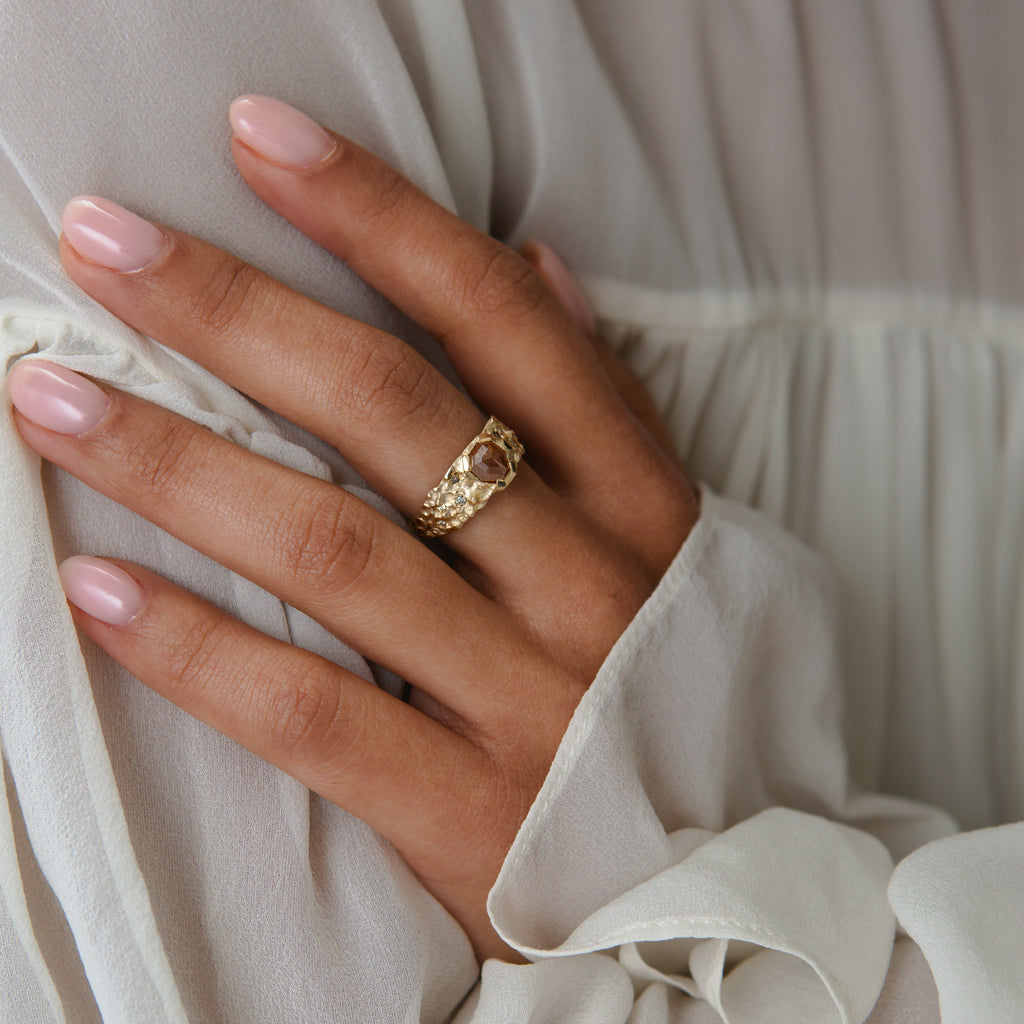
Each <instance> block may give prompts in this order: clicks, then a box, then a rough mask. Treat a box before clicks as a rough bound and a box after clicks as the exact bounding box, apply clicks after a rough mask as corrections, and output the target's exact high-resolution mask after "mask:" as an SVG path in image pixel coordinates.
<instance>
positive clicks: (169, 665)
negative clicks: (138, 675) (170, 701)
mask: <svg viewBox="0 0 1024 1024" xmlns="http://www.w3.org/2000/svg"><path fill="white" fill-rule="evenodd" d="M231 633H232V630H231V629H230V628H229V626H228V623H227V620H226V619H224V618H221V617H219V616H200V617H196V618H194V619H193V620H192V621H191V622H189V623H188V624H187V625H186V626H185V627H184V628H183V629H181V630H180V631H178V632H176V633H175V634H174V635H173V637H168V638H167V643H166V649H165V650H164V651H163V661H164V664H165V665H166V672H167V675H168V676H169V678H170V679H172V680H173V681H174V686H175V689H176V690H177V691H178V693H179V696H181V698H182V699H183V700H187V699H188V698H189V697H191V699H192V700H195V699H197V698H198V696H199V694H200V693H201V692H202V691H203V690H204V689H206V688H208V687H210V686H211V685H216V682H217V679H218V678H219V676H220V674H221V672H222V670H223V666H224V665H225V664H228V665H230V664H232V662H233V659H232V657H231V655H230V653H229V652H226V651H225V647H227V646H228V645H230V644H231Z"/></svg>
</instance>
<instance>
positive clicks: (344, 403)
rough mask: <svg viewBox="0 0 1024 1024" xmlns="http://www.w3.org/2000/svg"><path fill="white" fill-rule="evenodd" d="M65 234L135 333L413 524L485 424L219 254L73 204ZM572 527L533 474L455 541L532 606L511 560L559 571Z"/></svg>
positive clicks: (75, 270)
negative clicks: (219, 384) (286, 428)
mask: <svg viewBox="0 0 1024 1024" xmlns="http://www.w3.org/2000/svg"><path fill="white" fill-rule="evenodd" d="M64 225H65V237H63V238H62V240H61V258H62V260H63V261H64V265H65V267H66V268H67V270H68V272H69V274H70V275H71V276H72V277H73V278H74V279H75V281H76V282H77V283H78V284H80V285H81V286H82V287H83V288H85V289H86V290H87V291H88V292H89V293H90V294H92V295H94V296H95V297H96V298H98V299H99V300H100V301H101V302H103V304H104V305H105V306H107V308H108V309H110V310H111V311H112V312H114V313H115V314H116V315H117V316H119V317H121V318H122V319H123V320H125V321H126V322H127V323H128V324H130V325H131V326H132V327H135V328H136V329H138V330H140V331H142V332H144V333H146V334H148V335H150V336H152V337H154V338H157V339H158V340H160V341H162V342H165V343H167V344H169V345H171V346H172V347H173V348H176V349H177V350H178V351H181V352H184V353H185V354H186V355H188V356H190V357H192V358H195V359H197V360H199V361H200V362H202V363H203V364H204V365H206V366H207V367H209V368H210V369H211V370H212V371H213V372H215V373H216V374H217V375H218V376H220V377H222V378H224V379H225V380H227V381H228V382H229V383H231V384H233V385H234V386H235V387H237V388H239V389H240V390H242V391H244V392H246V393H247V394H249V395H251V396H252V397H254V398H255V399H257V400H258V401H260V402H261V403H263V404H264V405H267V406H269V407H271V408H273V409H275V410H276V411H278V412H279V413H281V414H282V415H283V416H285V417H286V418H288V419H290V420H292V421H294V422H296V423H298V424H299V425H300V426H303V427H305V428H306V429H307V430H309V431H311V432H312V433H314V434H317V435H318V436H320V437H322V438H324V439H325V440H326V441H327V442H328V443H330V444H332V445H334V446H335V447H336V448H338V449H339V450H340V451H341V452H342V453H343V454H344V455H345V456H346V458H347V459H348V460H349V461H350V462H351V464H352V465H353V466H354V468H355V469H356V470H357V471H358V472H359V473H360V474H361V475H362V476H363V478H364V479H365V480H366V481H367V482H368V483H369V484H370V485H371V486H372V487H373V488H374V489H376V490H378V491H379V492H380V493H382V494H384V495H385V496H386V497H387V498H389V499H390V500H391V501H393V502H394V503H395V504H396V505H397V507H398V508H399V509H400V510H401V511H402V512H403V513H405V514H406V515H407V516H409V517H412V516H414V515H416V514H417V513H418V512H419V510H420V508H421V506H422V503H423V500H424V498H425V496H426V494H427V492H428V491H429V490H430V489H431V488H432V487H434V486H435V485H436V484H437V483H438V482H439V481H440V479H441V477H442V475H443V474H444V473H445V472H446V471H447V469H448V467H449V466H450V465H451V463H452V461H453V460H454V459H455V457H456V456H457V455H458V454H459V452H460V451H461V450H462V449H463V448H464V447H465V445H466V444H467V443H468V442H469V441H470V440H471V439H472V438H473V437H474V436H475V435H476V434H477V432H478V431H479V430H480V428H481V426H482V425H483V422H484V419H485V417H484V416H482V414H481V413H480V412H479V410H477V408H476V407H475V406H474V404H473V403H472V402H471V401H470V400H469V399H468V398H467V397H466V396H465V395H464V394H462V393H461V392H460V391H458V390H457V389H456V388H455V387H453V386H452V385H451V384H450V383H449V382H448V381H447V380H445V378H444V377H443V376H442V375H441V374H440V373H438V372H437V371H436V370H435V369H434V368H433V367H432V366H430V365H429V364H428V363H427V362H426V361H425V360H424V359H423V357H422V356H420V355H419V354H418V353H416V352H415V351H413V350H412V349H411V348H409V347H408V346H407V345H405V344H404V343H403V342H401V341H400V340H399V339H397V338H395V337H393V336H391V335H389V334H387V333H385V332H383V331H379V330H377V329H375V328H372V327H369V326H367V325H366V324H362V323H360V322H358V321H355V320H352V319H350V318H348V317H345V316H342V315H341V314H339V313H336V312H334V311H332V310H329V309H326V308H325V307H323V306H321V305H319V304H318V303H316V302H313V301H312V300H310V299H308V298H306V297H305V296H302V295H300V294H298V293H297V292H294V291H292V290H291V289H289V288H287V287H285V286H284V285H281V284H280V283H278V282H277V281H274V280H273V279H272V278H269V277H267V276H266V275H264V274H262V273H260V272H259V271H257V270H255V269H254V268H253V267H251V266H249V265H247V264H245V263H243V262H241V261H240V260H237V259H235V258H234V257H232V256H229V255H228V254H226V253H224V252H222V251H221V250H219V249H216V248H215V247H213V246H211V245H208V244H206V243H204V242H201V241H199V240H198V239H195V238H192V237H190V236H188V235H184V234H182V233H180V232H175V231H172V230H170V229H168V228H157V227H155V226H154V225H151V224H149V223H148V222H146V221H143V220H142V219H141V218H138V217H136V216H134V215H133V214H131V213H129V212H128V211H127V210H123V209H122V208H120V207H118V206H116V205H115V204H113V203H108V202H106V201H104V200H99V199H95V198H80V199H79V200H75V201H73V202H72V203H70V204H68V207H67V209H66V211H65V217H64ZM76 247H77V248H76ZM140 260H141V261H143V262H144V266H142V267H138V266H137V265H138V263H139V261H140ZM146 260H149V262H148V263H145V261H146ZM101 261H102V262H101ZM133 267H134V268H135V269H132V268H133ZM571 520H572V513H571V510H570V509H568V508H566V507H565V506H564V505H563V503H562V502H561V501H559V500H558V498H557V496H556V495H555V494H553V493H552V492H551V491H550V489H549V488H547V487H546V486H545V485H544V484H543V483H542V482H541V480H539V479H538V478H537V476H536V475H535V474H533V473H532V472H531V471H530V468H529V466H526V465H524V466H522V468H521V471H520V473H519V476H518V477H517V479H516V481H515V485H514V486H513V487H511V488H510V489H509V491H508V493H507V494H504V493H503V494H502V495H500V497H496V498H495V500H494V501H492V502H491V503H490V504H489V505H488V508H487V514H486V516H482V517H479V518H475V519H473V520H471V521H470V522H469V523H468V524H467V526H466V527H465V528H464V529H461V530H459V531H457V532H455V533H452V534H449V535H448V537H447V541H448V543H450V544H451V546H453V547H454V548H455V549H456V550H458V551H459V553H460V554H461V555H463V556H464V557H465V558H466V559H468V560H469V561H470V562H472V563H473V564H474V565H477V566H479V567H481V568H482V569H484V570H485V571H486V572H487V574H488V576H489V577H490V578H491V579H492V581H493V584H494V586H495V587H496V588H497V590H499V591H501V592H503V593H508V594H510V595H514V596H515V598H516V600H521V601H523V602H526V603H529V602H530V601H531V600H533V599H534V598H531V589H530V588H531V586H532V584H531V581H530V580H529V579H528V578H525V577H523V575H522V573H521V572H520V571H519V568H520V567H519V560H518V559H517V558H514V557H512V555H511V552H514V551H526V550H528V551H532V552H534V554H535V557H537V558H538V559H540V560H542V561H546V560H548V559H550V558H553V557H556V556H557V555H558V554H559V552H560V551H562V550H564V546H565V545H566V544H568V545H569V547H570V549H571V548H572V547H573V545H574V544H577V543H579V544H583V543H584V541H583V539H582V538H579V537H578V536H577V535H575V534H574V535H573V537H572V538H571V539H568V540H567V539H565V538H566V537H568V535H569V533H570V532H571ZM579 553H580V555H581V557H582V556H583V555H585V550H584V549H583V548H581V549H580V552H579ZM524 586H525V588H526V589H525V590H524Z"/></svg>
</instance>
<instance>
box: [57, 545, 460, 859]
mask: <svg viewBox="0 0 1024 1024" xmlns="http://www.w3.org/2000/svg"><path fill="white" fill-rule="evenodd" d="M60 576H61V582H62V583H63V586H64V590H65V593H66V594H67V596H68V599H69V601H70V602H71V603H72V606H73V613H74V618H75V621H76V622H77V623H78V625H79V626H80V627H81V629H82V630H83V631H84V632H85V633H86V634H87V635H88V636H89V637H90V638H91V639H92V640H94V641H95V642H96V643H97V644H99V646H100V647H102V648H103V649H104V650H105V651H106V652H107V653H108V654H110V655H111V657H113V658H114V659H115V660H116V661H118V662H119V663H120V664H121V665H123V666H124V667H125V668H126V669H127V670H128V671H129V672H131V673H132V675H134V676H135V677H136V678H137V679H139V680H141V681H142V682H143V683H145V684H146V685H148V686H149V687H151V688H152V689H153V690H155V691H157V692H158V693H160V694H162V695H163V696H164V697H166V698H167V699H168V700H170V701H172V702H173V703H175V704H177V705H178V706H179V707H181V708H182V709H184V710H185V711H187V712H188V713H189V714H191V715H193V716H195V717H196V718H198V719H199V720H200V721H203V722H205V723H206V724H208V725H210V726H212V727H213V728H214V729H217V730H218V731H219V732H222V733H224V734H225V735H227V736H229V737H231V738H232V739H234V740H236V741H237V742H239V743H241V744H242V745H243V746H245V747H248V748H249V749H250V750H252V751H253V752H254V753H256V754H258V755H259V756H260V757H262V758H264V759H265V760H267V761H270V762H271V763H273V764H275V765H277V766H278V767H279V768H281V769H283V770H284V771H286V772H288V774H290V775H292V776H294V777H295V778H296V779H298V780H299V781H300V782H302V783H303V784H304V785H306V786H308V787H309V788H310V789H313V790H315V791H316V792H318V793H319V794H320V795H321V796H323V797H325V798H326V799H327V800H330V801H331V802H332V803H335V804H337V805H338V806H340V807H342V808H344V809H345V810H346V811H349V812H350V813H352V814H354V815H355V816H356V817H358V818H361V819H362V820H363V821H365V822H366V823H367V824H368V825H370V826H371V827H372V828H375V829H376V830H377V831H378V832H380V833H382V834H383V835H385V836H387V837H388V838H390V839H392V841H393V842H395V845H396V846H398V847H399V848H400V850H401V852H402V853H403V854H404V855H405V857H406V859H407V860H409V861H410V863H412V864H413V866H414V867H415V866H416V864H415V862H416V861H420V860H422V861H423V862H425V863H429V862H431V861H432V860H433V859H434V857H435V856H436V855H437V853H438V849H437V847H438V846H439V845H440V844H443V842H444V838H443V837H444V836H445V826H446V823H445V822H444V821H442V820H434V816H438V813H437V812H438V810H439V809H441V808H443V807H444V806H445V803H446V800H445V799H443V797H445V796H446V795H447V799H448V801H450V800H451V796H452V793H453V791H454V789H455V783H456V779H455V778H454V777H449V778H445V773H444V771H440V770H437V769H438V766H439V765H445V764H449V765H452V766H453V769H452V776H455V775H457V773H458V770H459V767H460V766H461V767H464V766H465V761H466V750H465V749H464V748H466V747H468V746H469V744H468V741H466V740H464V739H462V738H461V737H459V736H458V735H456V734H455V733H453V732H451V731H449V730H448V729H446V728H444V727H443V726H441V725H440V724H439V723H438V722H436V721H434V720H433V719H430V718H428V717H427V716H425V715H423V714H421V713H420V712H418V711H416V710H415V709H413V708H412V707H410V706H409V705H407V704H404V703H402V702H401V701H398V700H396V699H394V698H393V697H391V696H390V695H389V694H387V693H385V692H384V691H383V690H380V689H378V688H377V687H376V686H375V685H373V684H372V683H368V682H367V681H366V680H364V679H361V678H360V677H359V676H356V675H354V674H353V673H351V672H349V671H347V670H345V669H343V668H341V667H339V666H338V665H335V664H334V663H333V662H330V661H327V660H326V659H324V658H321V657H318V656H317V655H315V654H312V653H310V652H309V651H304V650H302V649H301V648H297V647H293V646H291V645H290V644H287V643H283V642H282V641H279V640H275V639H274V638H273V637H269V636H267V635H266V634H264V633H260V632H259V631H258V630H255V629H252V628H251V627H249V626H247V625H245V623H243V622H240V621H239V620H238V619H235V618H233V617H232V616H230V615H227V614H226V613H225V612H223V611H221V610H220V609H218V608H215V607H214V606H213V605H210V604H209V603H207V602H206V601H203V600H202V599H200V598H198V597H196V596H195V595H194V594H190V593H188V592H187V591H185V590H182V589H181V588H179V587H177V586H175V585H174V584H172V583H170V582H168V581H167V580H165V579H163V578H162V577H160V576H157V575H156V574H155V573H152V572H149V571H148V570H145V569H142V568H141V567H139V566H136V565H131V564H129V563H125V562H117V561H108V560H106V559H100V558H90V557H83V556H75V557H73V558H69V559H67V560H66V561H65V562H64V563H63V564H62V565H61V567H60ZM396 737H400V738H401V740H400V741H398V742H396ZM425 764H429V765H431V766H432V768H433V771H432V772H426V771H424V765H425ZM434 790H436V792H435V791H434ZM399 826H400V827H399Z"/></svg>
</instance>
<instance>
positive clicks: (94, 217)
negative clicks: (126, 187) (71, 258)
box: [61, 196, 167, 274]
mask: <svg viewBox="0 0 1024 1024" xmlns="http://www.w3.org/2000/svg"><path fill="white" fill-rule="evenodd" d="M61 227H62V228H63V230H64V237H65V238H67V240H68V241H69V242H70V243H71V245H72V247H73V248H74V250H75V252H77V253H78V255H79V256H82V257H83V258H85V259H87V260H91V261H92V262H93V263H99V264H100V266H103V267H109V268H110V269H111V270H118V271H120V272H121V273H122V274H127V273H131V271H133V270H142V268H143V267H148V266H149V264H150V263H152V262H153V260H155V259H156V258H157V256H159V255H160V253H162V252H163V251H164V249H165V248H166V247H167V237H166V235H164V233H163V232H162V231H161V230H160V229H159V228H158V227H156V226H154V225H153V224H150V223H149V221H148V220H143V219H142V218H141V217H139V216H137V215H136V214H134V213H131V212H130V211H128V210H126V209H125V208H124V207H123V206H118V205H117V203H112V202H110V200H109V199H101V198H100V197H99V196H78V197H77V198H75V199H72V200H71V202H70V203H68V205H67V206H65V207H64V214H63V216H62V217H61Z"/></svg>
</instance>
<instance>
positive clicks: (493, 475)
mask: <svg viewBox="0 0 1024 1024" xmlns="http://www.w3.org/2000/svg"><path fill="white" fill-rule="evenodd" d="M524 453H525V449H524V448H523V446H522V445H521V444H520V443H519V438H518V437H516V435H515V434H514V433H512V431H511V430H509V429H508V427H506V426H505V424H504V423H502V422H501V421H500V420H498V419H495V418H494V417H493V416H492V417H491V418H490V419H489V420H488V421H487V423H486V424H485V425H484V429H483V430H481V431H480V433H479V434H477V435H476V437H474V438H473V440H472V441H470V442H469V444H467V445H466V447H465V448H463V449H462V454H461V455H460V456H459V457H458V458H457V459H456V460H455V461H454V462H453V463H452V464H451V466H450V467H449V468H448V471H447V472H446V473H445V475H444V478H443V479H442V480H441V482H440V483H439V484H438V485H437V486H436V487H432V488H431V489H430V492H429V493H428V494H427V497H426V499H425V500H424V502H423V508H422V509H420V514H419V515H418V516H417V517H416V518H415V519H414V520H413V523H412V525H413V526H415V527H416V529H417V530H418V531H419V532H420V534H422V535H423V536H424V537H441V536H443V535H444V534H446V533H449V532H451V531H452V530H457V529H458V528H459V527H460V526H465V525H466V523H468V522H469V520H470V519H472V518H473V516H475V515H476V514H477V512H479V511H480V509H482V508H483V507H484V505H486V504H487V502H488V501H489V500H490V497H491V495H492V494H494V493H495V492H496V491H503V490H505V488H506V487H508V485H509V484H510V483H512V481H513V480H514V479H515V477H516V472H517V471H518V469H519V460H520V459H521V458H522V457H523V455H524Z"/></svg>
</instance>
